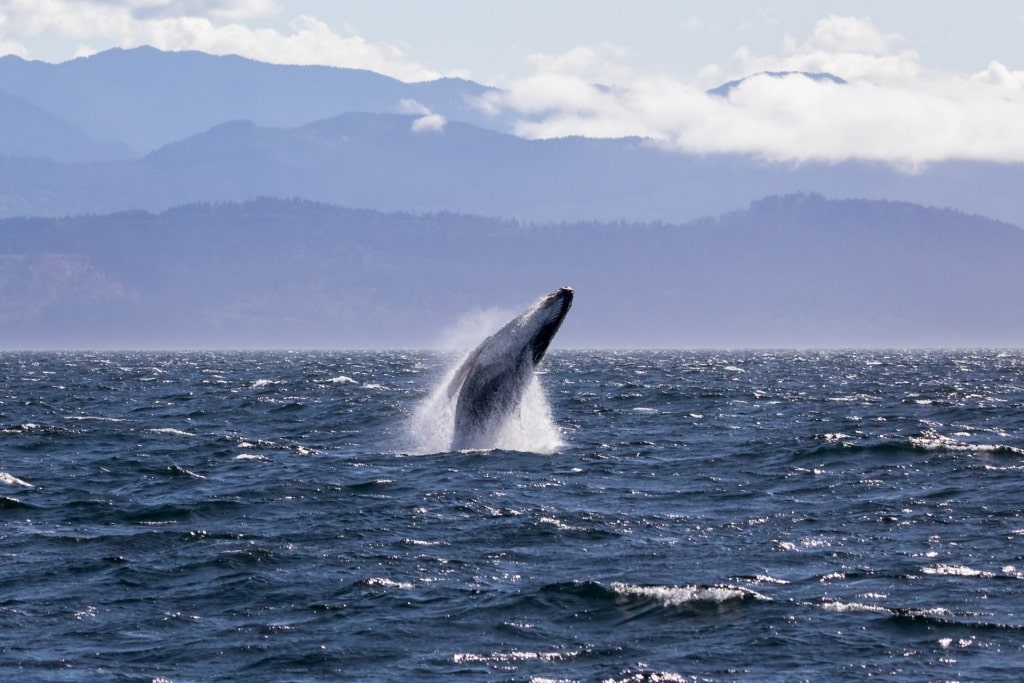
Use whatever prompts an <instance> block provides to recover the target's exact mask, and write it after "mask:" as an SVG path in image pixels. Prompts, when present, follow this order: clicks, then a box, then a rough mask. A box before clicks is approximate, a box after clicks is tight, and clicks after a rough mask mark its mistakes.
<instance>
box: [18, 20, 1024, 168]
mask: <svg viewBox="0 0 1024 683" xmlns="http://www.w3.org/2000/svg"><path fill="white" fill-rule="evenodd" d="M138 45H152V46H154V47H158V48H160V49H164V50H186V49H194V50H202V51H206V52H211V53H215V54H241V55H244V56H248V57H251V58H254V59H259V60H262V61H271V62H281V63H295V64H326V65H332V66H343V67H356V68H365V69H371V70H374V71H378V72H380V73H384V74H387V75H390V76H394V77H396V78H400V79H402V80H425V79H431V78H436V77H439V76H444V75H456V76H463V77H467V78H472V79H473V80H477V81H480V82H483V83H488V84H491V85H496V86H499V87H501V88H502V89H503V91H502V93H501V94H500V95H497V96H495V97H492V98H490V99H489V100H487V101H484V102H481V103H480V104H481V106H482V107H484V108H490V109H492V110H495V111H497V110H506V111H511V112H513V113H515V114H519V115H520V116H521V120H520V125H519V128H518V129H517V130H518V132H519V134H521V135H523V136H526V137H552V136H559V135H567V134H583V135H590V136H619V135H642V136H645V137H649V138H651V139H652V140H655V141H657V142H658V143H660V144H664V145H665V146H666V148H668V149H683V150H686V151H689V152H696V153H701V152H722V151H741V152H751V153H755V154H759V155H762V156H764V157H766V158H769V159H773V160H782V161H792V162H797V163H798V162H800V161H803V160H806V159H812V158H813V159H819V160H820V159H825V160H829V159H835V160H839V159H845V158H850V157H858V158H866V159H877V160H882V161H886V162H890V163H895V164H899V165H901V166H904V167H906V168H907V169H909V170H913V169H915V168H919V167H921V166H922V165H924V164H927V163H929V162H931V161H934V160H937V159H947V158H968V159H974V158H981V159H994V160H1000V161H1012V162H1022V161H1024V123H1021V122H1024V4H1021V3H1020V2H1009V1H1005V0H988V1H985V2H981V3H936V2H925V1H919V0H901V1H899V2H894V1H892V0H886V1H881V0H847V1H845V2H844V1H832V2H820V1H819V2H813V1H810V0H806V1H790V2H771V1H768V2H753V1H750V0H730V1H729V2H721V1H712V0H695V1H675V2H672V1H669V0H645V1H641V2H625V1H613V0H546V1H541V0H519V1H517V2H515V3H511V2H508V3H505V2H486V1H484V0H415V1H413V0H404V1H399V0H374V1H372V2H370V1H366V2H342V1H337V0H288V1H286V0H0V54H8V53H10V54H16V55H19V56H21V57H24V58H26V59H41V60H44V61H64V60H67V59H71V58H74V57H76V56H86V55H89V54H92V53H95V52H97V51H101V50H105V49H108V48H111V47H135V46H138ZM778 70H796V71H829V72H831V73H834V74H836V75H838V76H841V77H842V78H844V79H846V80H847V81H849V82H850V86H849V87H837V86H835V85H834V84H829V83H817V82H813V81H810V80H809V79H805V78H786V79H766V78H760V79H752V80H751V81H749V82H747V83H746V84H744V86H743V87H741V88H739V89H737V90H736V91H734V92H733V93H732V94H731V95H730V97H729V98H728V99H727V100H722V99H721V98H717V99H716V98H709V97H708V96H707V95H706V94H705V92H704V91H705V90H706V89H707V88H709V87H713V86H714V85H717V84H719V83H721V82H723V81H726V80H730V79H734V78H739V77H743V76H747V75H751V74H756V73H758V72H761V71H778ZM595 84H602V85H604V86H610V87H603V88H597V87H595Z"/></svg>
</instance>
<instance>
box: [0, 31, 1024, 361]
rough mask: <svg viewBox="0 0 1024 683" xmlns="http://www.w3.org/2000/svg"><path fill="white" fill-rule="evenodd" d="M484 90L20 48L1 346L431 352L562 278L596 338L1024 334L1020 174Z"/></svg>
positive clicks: (10, 140)
mask: <svg viewBox="0 0 1024 683" xmlns="http://www.w3.org/2000/svg"><path fill="white" fill-rule="evenodd" d="M778 76H779V77H783V76H786V74H780V75H778ZM808 77H811V78H815V79H824V80H827V81H828V82H830V83H836V84H841V83H842V80H841V79H839V78H838V77H836V76H833V75H830V74H811V75H809V76H808ZM735 86H736V83H735V82H732V83H727V84H724V85H723V86H722V87H721V88H719V89H716V90H718V91H719V92H717V93H716V94H719V95H721V96H728V93H729V90H730V89H731V88H733V87H735ZM489 91H491V89H490V88H488V87H486V86H482V85H479V84H476V83H472V82H469V81H464V80H458V79H442V80H439V81H431V82H423V83H402V82H401V81H397V80H394V79H391V78H387V77H384V76H380V75H378V74H373V73H371V72H366V71H357V70H347V69H336V68H326V67H300V66H280V65H270V64H262V63H259V62H253V61H251V60H246V59H242V58H239V57H214V56H211V55H205V54H202V53H195V52H190V53H165V52H160V51H158V50H154V49H152V48H139V49H135V50H111V51H108V52H104V53H100V54H98V55H94V56H92V57H88V58H83V59H77V60H73V61H71V62H66V63H63V64H45V63H41V62H26V61H24V60H21V59H19V58H17V57H13V56H7V57H3V58H0V119H2V120H3V122H4V126H3V130H2V132H0V218H3V217H7V220H0V236H2V237H3V239H2V240H0V296H2V297H3V301H4V303H3V304H2V305H0V348H26V347H47V348H55V347H61V348H67V347H78V348H81V347H103V348H125V347H163V348H167V347H181V346H185V347H192V348H194V347H209V346H217V347H267V346H273V347H279V346H293V347H311V346H321V347H337V346H341V347H356V346H418V345H433V344H436V343H438V341H439V336H438V335H439V334H441V330H439V327H444V326H445V325H451V324H455V323H456V322H457V320H458V318H459V317H460V316H461V315H464V314H466V313H472V312H473V311H481V310H487V309H492V308H495V307H497V308H499V309H503V310H504V309H508V310H509V311H512V312H514V311H515V309H516V308H517V307H518V306H520V305H522V304H524V303H525V302H527V301H529V300H531V299H532V298H533V297H535V296H537V295H539V294H541V293H544V292H546V291H548V290H550V289H552V288H554V287H555V286H559V285H562V284H572V285H574V286H576V287H577V288H578V289H579V296H578V299H577V304H576V306H575V308H574V312H573V316H572V318H573V319H572V320H571V321H569V322H567V325H566V327H565V329H564V331H563V333H562V337H563V338H564V343H567V344H573V345H581V346H587V345H602V346H609V345H610V346H652V345H653V346H723V345H724V346H765V345H770V346H822V345H824V346H864V345H867V346H893V345H897V346H905V345H923V346H951V345H959V346H962V345H1020V344H1022V343H1024V322H1022V321H1024V315H1021V314H1022V313H1024V288H1022V287H1021V285H1020V284H1018V280H1019V278H1018V277H1017V276H1016V272H1017V270H1018V269H1019V265H1018V264H1019V263H1021V262H1024V241H1022V237H1024V232H1022V231H1021V230H1020V229H1019V228H1018V227H1016V226H1019V225H1024V203H1022V202H1020V201H1019V199H1018V196H1019V192H1020V188H1021V187H1024V165H1021V164H996V163H988V162H964V161H948V162H943V163H936V164H932V165H929V166H927V167H924V168H921V169H916V170H915V171H914V172H910V171H908V170H906V169H902V170H901V169H897V168H893V167H891V166H887V165H882V164H874V163H864V162H844V163H836V164H824V163H805V164H799V165H797V164H778V163H769V162H766V161H764V160H761V159H758V158H754V157H751V156H747V155H739V154H733V155H692V154H684V153H681V152H679V151H670V150H667V149H664V148H662V147H660V146H659V145H657V144H655V143H653V142H651V141H647V140H641V139H638V138H625V139H604V140H602V139H585V138H562V139H554V140H526V139H523V138H520V137H516V136H515V135H513V134H511V131H512V130H513V124H514V120H513V118H512V117H511V115H509V114H502V113H499V114H497V115H494V114H493V113H487V111H485V108H483V107H481V106H480V104H479V102H480V97H481V96H482V95H484V94H485V93H487V92H489ZM712 92H715V91H712ZM267 198H277V200H271V199H267ZM766 198H768V199H766ZM846 199H855V200H856V201H841V200H846ZM295 200H299V201H295ZM866 200H877V201H866ZM225 202H230V204H225ZM182 205H188V206H185V207H183V208H174V207H181V206H182ZM927 207H939V209H941V210H939V209H932V208H927ZM947 209H952V210H947ZM396 211H398V212H406V213H397V214H396V213H391V212H396ZM123 212H128V213H123ZM408 212H412V213H408ZM82 214H89V215H88V216H84V217H81V218H67V219H55V218H56V217H63V216H76V215H82ZM467 214H473V215H472V216H470V215H467ZM970 214H979V215H977V216H976V215H970ZM981 216H985V218H982V217H981ZM22 217H37V218H33V219H25V218H22ZM991 219H996V220H991ZM1000 221H1002V222H1000ZM548 222H554V223H553V224H547V223H548ZM1009 224H1013V225H1009ZM569 323H572V324H569Z"/></svg>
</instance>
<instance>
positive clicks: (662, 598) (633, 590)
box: [611, 582, 771, 607]
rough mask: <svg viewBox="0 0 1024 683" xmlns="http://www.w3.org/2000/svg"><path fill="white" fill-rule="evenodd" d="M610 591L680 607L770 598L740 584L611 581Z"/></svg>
mask: <svg viewBox="0 0 1024 683" xmlns="http://www.w3.org/2000/svg"><path fill="white" fill-rule="evenodd" d="M611 588H612V591H613V592H614V593H616V594H618V595H620V596H622V597H642V598H649V599H652V600H655V601H657V602H658V603H660V604H661V605H662V606H663V607H680V606H682V605H687V604H693V603H697V602H712V603H716V604H721V603H724V602H728V601H730V600H743V599H747V598H754V599H757V600H770V599H771V598H768V597H766V596H764V595H761V594H760V593H758V592H757V591H752V590H750V589H749V588H741V587H740V586H724V585H721V586H636V585H632V584H628V583H618V582H616V583H613V584H612V587H611Z"/></svg>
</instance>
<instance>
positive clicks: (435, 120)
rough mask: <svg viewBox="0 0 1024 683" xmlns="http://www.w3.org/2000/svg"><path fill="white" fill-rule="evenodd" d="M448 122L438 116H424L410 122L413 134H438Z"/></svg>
mask: <svg viewBox="0 0 1024 683" xmlns="http://www.w3.org/2000/svg"><path fill="white" fill-rule="evenodd" d="M446 123H448V120H447V119H446V118H445V117H443V116H441V115H440V114H424V115H423V116H421V117H419V118H418V119H415V120H414V121H413V122H412V132H413V133H424V132H427V133H440V132H441V131H442V130H444V127H445V124H446Z"/></svg>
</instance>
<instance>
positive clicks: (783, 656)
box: [0, 350, 1024, 683]
mask: <svg viewBox="0 0 1024 683" xmlns="http://www.w3.org/2000/svg"><path fill="white" fill-rule="evenodd" d="M455 360H456V359H455V358H453V357H452V356H450V355H447V354H440V353H428V352H266V353H242V352H237V353H214V352H193V353H83V352H76V353H71V352H66V353H65V352H52V353H3V354H0V369H2V370H0V634H2V637H0V680H11V681H13V680H17V681H147V682H160V683H166V682H170V681H173V682H175V683H183V682H186V681H216V680H224V681H226V680H246V681H328V680H329V681H341V680H345V681H349V680H351V681H397V680H406V681H452V680H464V681H536V682H541V681H615V682H621V683H625V682H646V681H650V682H654V681H659V682H665V681H844V680H846V681H862V680H865V679H867V678H869V677H876V678H883V679H885V680H894V681H954V680H962V681H1017V680H1019V679H1020V677H1021V676H1022V675H1024V484H1022V481H1024V352H1021V351H995V350H965V351H938V350H937V351H736V352H724V351H721V352H719V351H621V352H617V351H570V350H555V351H552V352H551V353H549V355H548V357H547V358H546V359H545V360H544V362H543V364H542V366H541V370H542V372H541V373H540V375H539V376H538V382H537V384H536V385H535V386H534V387H533V389H532V390H531V391H530V392H529V394H528V396H527V400H526V402H525V403H524V405H523V407H522V410H521V411H520V413H519V414H517V415H516V416H515V418H514V420H513V425H512V427H511V428H510V430H509V432H508V434H507V435H506V439H505V441H503V442H502V446H503V448H501V449H497V450H490V451H468V452H454V453H453V452H445V450H446V431H445V430H446V429H449V428H450V426H448V424H447V421H448V420H449V419H450V411H447V412H446V408H445V406H444V405H443V404H444V399H443V394H442V392H443V385H444V379H445V376H446V373H449V372H450V371H451V367H452V364H453V362H454V361H455Z"/></svg>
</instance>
